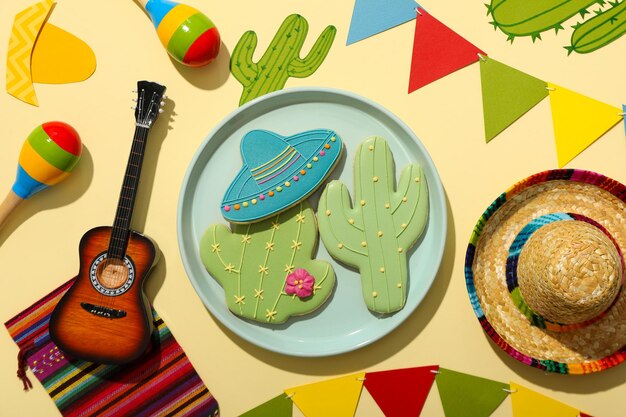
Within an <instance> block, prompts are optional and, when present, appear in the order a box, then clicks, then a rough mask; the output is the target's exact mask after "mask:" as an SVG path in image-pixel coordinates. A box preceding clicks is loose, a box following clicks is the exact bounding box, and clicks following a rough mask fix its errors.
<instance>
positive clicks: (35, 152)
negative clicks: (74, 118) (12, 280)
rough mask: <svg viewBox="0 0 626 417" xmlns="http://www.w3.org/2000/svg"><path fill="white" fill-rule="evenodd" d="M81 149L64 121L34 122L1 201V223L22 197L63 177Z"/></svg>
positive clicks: (0, 224)
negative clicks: (9, 188) (15, 170)
mask: <svg viewBox="0 0 626 417" xmlns="http://www.w3.org/2000/svg"><path fill="white" fill-rule="evenodd" d="M82 150H83V145H82V143H81V141H80V136H78V133H77V132H76V130H74V128H73V127H72V126H70V125H68V124H66V123H63V122H48V123H44V124H42V125H41V126H37V127H36V128H35V130H33V131H32V132H31V134H30V135H28V138H27V139H26V141H25V142H24V145H23V146H22V151H21V152H20V157H19V160H18V165H17V177H16V179H15V183H14V184H13V187H12V188H11V191H9V194H8V195H7V196H6V198H5V200H4V202H3V203H2V204H0V227H1V226H2V224H3V223H4V221H5V220H6V218H7V217H8V216H9V214H11V212H12V211H13V210H14V209H15V208H16V207H17V206H18V205H20V203H21V202H22V201H24V200H26V199H27V198H29V197H31V196H32V195H33V194H35V193H37V192H39V191H41V190H43V189H45V188H48V187H49V186H51V185H54V184H57V183H58V182H60V181H62V180H64V179H65V178H66V177H67V176H68V175H69V174H70V172H71V171H72V169H74V167H75V166H76V164H77V163H78V160H79V159H80V154H81V152H82Z"/></svg>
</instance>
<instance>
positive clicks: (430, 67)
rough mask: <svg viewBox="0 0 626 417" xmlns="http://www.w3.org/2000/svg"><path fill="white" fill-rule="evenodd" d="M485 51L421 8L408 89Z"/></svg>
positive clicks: (468, 63) (458, 67)
mask: <svg viewBox="0 0 626 417" xmlns="http://www.w3.org/2000/svg"><path fill="white" fill-rule="evenodd" d="M478 54H481V55H486V54H485V53H484V52H482V51H481V50H480V49H478V48H477V47H476V46H474V45H472V44H471V43H469V42H468V41H467V40H465V39H464V38H463V37H461V36H460V35H459V34H458V33H456V32H454V31H453V30H452V29H450V28H449V27H447V26H446V25H444V24H443V23H441V22H440V21H438V20H437V19H435V18H434V17H432V16H431V15H429V14H428V13H427V12H426V11H425V10H424V9H422V8H418V14H417V19H416V22H415V38H414V40H413V59H412V61H411V76H410V79H409V93H411V92H413V91H415V90H417V89H418V88H421V87H423V86H425V85H427V84H430V83H431V82H433V81H436V80H438V79H440V78H442V77H445V76H446V75H448V74H451V73H453V72H454V71H456V70H458V69H461V68H463V67H466V66H468V65H470V64H472V63H474V62H476V61H478V59H479V58H478Z"/></svg>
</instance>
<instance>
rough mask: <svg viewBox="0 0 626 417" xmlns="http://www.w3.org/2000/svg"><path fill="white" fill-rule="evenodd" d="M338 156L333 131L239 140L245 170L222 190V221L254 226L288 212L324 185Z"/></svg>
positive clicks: (262, 133) (255, 134)
mask: <svg viewBox="0 0 626 417" xmlns="http://www.w3.org/2000/svg"><path fill="white" fill-rule="evenodd" d="M342 151H343V143H342V141H341V138H339V136H338V135H337V134H336V133H335V132H333V131H332V130H326V129H317V130H309V131H307V132H302V133H298V134H296V135H293V136H289V137H284V136H280V135H278V134H276V133H273V132H269V131H267V130H253V131H251V132H248V133H247V134H246V135H245V136H244V137H243V139H242V140H241V157H242V159H243V167H242V168H241V170H240V171H239V173H238V174H237V176H236V177H235V179H234V180H233V182H232V184H231V185H230V187H229V188H228V190H226V194H225V195H224V198H223V200H222V205H221V212H222V215H223V216H224V218H225V219H226V220H228V221H230V222H233V223H252V222H256V221H259V220H262V219H265V218H267V217H270V216H273V215H275V214H278V213H280V212H282V211H285V210H287V209H288V208H289V207H291V206H293V205H294V204H296V203H298V202H300V201H302V200H304V199H305V198H306V197H307V196H308V195H309V194H311V193H312V192H313V191H315V190H316V189H317V188H318V187H319V186H320V185H322V183H323V182H324V180H325V179H326V177H328V175H329V174H330V173H331V172H332V170H333V169H334V168H335V165H336V164H337V162H338V161H339V158H340V156H341V153H342Z"/></svg>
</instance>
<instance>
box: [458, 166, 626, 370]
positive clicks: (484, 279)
mask: <svg viewBox="0 0 626 417" xmlns="http://www.w3.org/2000/svg"><path fill="white" fill-rule="evenodd" d="M625 251H626V187H625V186H624V185H623V184H620V183H619V182H617V181H615V180H612V179H610V178H607V177H605V176H603V175H600V174H596V173H594V172H589V171H581V170H554V171H546V172H542V173H539V174H536V175H533V176H531V177H529V178H527V179H525V180H523V181H521V182H519V183H517V184H515V185H514V186H513V187H512V188H510V189H509V190H507V191H506V192H505V193H503V194H502V195H500V196H499V197H498V198H497V199H496V200H495V201H494V202H493V203H492V204H491V205H490V206H489V207H488V208H487V210H486V211H485V212H484V214H483V215H482V217H481V218H480V219H479V220H478V223H477V224H476V227H475V228H474V232H473V234H472V237H471V240H470V244H469V246H468V249H467V256H466V264H465V276H466V283H467V290H468V292H469V296H470V301H471V303H472V307H473V309H474V312H475V313H476V315H477V316H478V319H479V321H480V324H481V326H482V328H483V329H484V330H485V331H486V332H487V334H488V335H489V336H490V337H491V338H492V339H493V340H494V341H495V342H496V344H497V345H498V346H499V347H500V348H502V349H503V350H504V351H506V353H508V354H509V355H511V356H512V357H513V358H515V359H517V360H518V361H520V362H523V363H525V364H526V365H529V366H532V367H536V368H539V369H542V370H545V371H551V372H558V373H562V374H586V373H591V372H598V371H602V370H605V369H608V368H610V367H612V366H615V365H617V364H619V363H621V362H623V361H624V359H625V358H626V291H624V288H623V286H624V252H625Z"/></svg>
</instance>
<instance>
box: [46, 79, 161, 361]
mask: <svg viewBox="0 0 626 417" xmlns="http://www.w3.org/2000/svg"><path fill="white" fill-rule="evenodd" d="M164 93H165V87H164V86H162V85H159V84H156V83H153V82H148V81H139V82H138V83H137V99H136V101H137V104H136V107H135V126H136V128H135V136H134V139H133V144H132V148H131V152H130V156H129V159H128V164H127V166H126V173H125V175H124V182H123V185H122V190H121V192H120V197H119V202H118V205H117V212H116V215H115V221H114V222H113V227H110V226H101V227H96V228H94V229H91V230H89V231H88V232H87V233H85V235H84V236H83V237H82V239H81V241H80V246H79V255H80V269H79V272H78V276H77V278H76V281H75V282H74V284H73V285H72V286H71V287H70V289H69V290H68V291H67V293H65V295H64V296H63V297H62V298H61V300H60V301H59V303H58V304H57V306H56V307H55V309H54V311H53V313H52V316H51V317H50V325H49V328H50V337H51V338H52V341H53V342H54V343H56V345H57V346H58V347H59V349H61V350H62V351H64V352H66V353H67V354H69V355H70V356H73V357H76V358H79V359H84V360H87V361H91V362H96V363H105V364H122V363H127V362H130V361H132V360H134V359H137V358H138V357H139V356H141V354H142V353H144V352H145V351H146V349H147V347H148V343H149V341H150V336H151V334H152V329H153V325H152V314H151V309H150V304H149V302H148V299H147V298H146V295H145V293H144V290H143V286H144V282H145V280H146V278H147V276H148V274H149V273H150V270H151V269H152V267H153V266H154V265H155V264H156V261H157V254H158V250H157V247H156V245H155V244H154V242H153V241H152V240H151V239H150V238H148V237H146V236H144V235H142V234H140V233H137V232H135V231H133V230H130V221H131V218H132V214H133V207H134V204H135V197H136V194H137V187H138V185H139V176H140V174H141V165H142V162H143V158H144V151H145V147H146V140H147V138H148V133H149V131H150V128H151V127H152V125H153V123H154V121H155V120H156V119H157V116H158V115H159V113H161V112H162V111H163V110H162V109H161V107H162V106H163V105H164V102H163V101H162V100H163V99H165V96H164Z"/></svg>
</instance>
